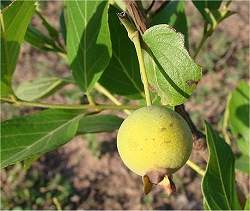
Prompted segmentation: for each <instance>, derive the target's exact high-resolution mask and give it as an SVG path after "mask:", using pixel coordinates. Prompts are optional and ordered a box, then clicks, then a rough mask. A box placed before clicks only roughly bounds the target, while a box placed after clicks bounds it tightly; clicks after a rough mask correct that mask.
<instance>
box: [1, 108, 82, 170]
mask: <svg viewBox="0 0 250 211" xmlns="http://www.w3.org/2000/svg"><path fill="white" fill-rule="evenodd" d="M83 115H84V114H83V113H82V111H72V110H67V111H64V110H52V109H51V110H45V111H42V112H40V113H36V114H33V115H27V116H24V117H18V118H15V119H11V120H7V121H4V122H2V123H1V129H2V133H1V168H3V167H6V166H8V165H11V164H14V163H15V162H17V161H21V160H25V159H27V158H30V157H33V156H36V155H40V154H43V153H45V152H48V151H51V150H53V149H56V148H57V147H59V146H61V145H63V144H65V143H66V142H67V141H69V140H70V139H72V138H73V137H74V136H75V134H76V131H77V128H78V123H79V120H80V119H81V118H82V117H83Z"/></svg>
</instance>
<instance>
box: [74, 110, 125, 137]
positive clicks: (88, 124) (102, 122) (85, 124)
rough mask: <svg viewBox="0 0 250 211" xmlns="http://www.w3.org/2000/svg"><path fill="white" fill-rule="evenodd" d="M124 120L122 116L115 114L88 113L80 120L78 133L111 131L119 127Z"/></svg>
mask: <svg viewBox="0 0 250 211" xmlns="http://www.w3.org/2000/svg"><path fill="white" fill-rule="evenodd" d="M122 121H123V119H122V118H120V117H117V116H114V115H107V114H106V115H88V116H85V117H84V118H82V119H81V120H80V122H79V126H78V129H77V133H78V134H84V133H99V132H110V131H113V130H116V129H118V128H119V127H120V125H121V123H122Z"/></svg>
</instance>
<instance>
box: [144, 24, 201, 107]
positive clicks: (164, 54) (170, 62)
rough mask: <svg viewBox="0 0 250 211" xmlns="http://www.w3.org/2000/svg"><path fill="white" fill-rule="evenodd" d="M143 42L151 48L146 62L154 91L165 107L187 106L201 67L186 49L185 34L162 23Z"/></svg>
mask: <svg viewBox="0 0 250 211" xmlns="http://www.w3.org/2000/svg"><path fill="white" fill-rule="evenodd" d="M143 40H144V41H145V43H146V44H147V46H148V49H146V51H147V52H146V51H145V52H144V54H145V57H144V59H145V63H146V71H147V75H148V78H149V84H150V86H151V88H152V89H153V90H154V91H155V92H156V93H157V94H158V95H159V96H160V97H161V102H162V103H163V104H169V105H171V106H175V105H179V104H182V103H184V102H185V101H186V100H187V99H188V98H189V97H190V95H191V94H192V92H193V90H194V89H195V88H196V85H197V83H198V81H199V80H200V78H201V68H200V67H199V66H198V65H197V64H195V63H194V61H193V60H192V58H191V57H190V56H189V54H188V52H187V50H186V49H185V47H184V38H183V35H182V34H180V33H176V32H175V31H174V30H173V29H172V28H171V27H170V26H168V25H166V24H160V25H156V26H153V27H151V28H149V29H148V30H147V31H146V32H145V33H144V34H143Z"/></svg>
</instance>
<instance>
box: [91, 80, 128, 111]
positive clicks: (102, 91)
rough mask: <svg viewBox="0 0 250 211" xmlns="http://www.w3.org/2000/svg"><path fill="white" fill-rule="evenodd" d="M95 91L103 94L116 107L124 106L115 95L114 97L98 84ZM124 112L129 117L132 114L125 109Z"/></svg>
mask: <svg viewBox="0 0 250 211" xmlns="http://www.w3.org/2000/svg"><path fill="white" fill-rule="evenodd" d="M95 89H96V90H97V91H98V92H100V93H101V94H103V95H104V96H106V97H107V98H108V99H110V100H111V101H112V102H113V103H114V104H115V105H119V106H120V105H122V103H121V102H120V101H119V100H117V99H116V98H115V96H114V95H112V94H111V93H110V92H109V91H108V90H107V89H106V88H105V87H103V86H102V85H101V84H99V83H98V82H97V83H96V85H95ZM123 111H124V112H125V113H126V114H128V115H130V114H131V112H130V111H129V110H127V109H124V110H123Z"/></svg>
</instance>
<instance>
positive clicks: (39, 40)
mask: <svg viewBox="0 0 250 211" xmlns="http://www.w3.org/2000/svg"><path fill="white" fill-rule="evenodd" d="M25 41H26V42H28V43H29V44H31V45H32V46H33V47H35V48H38V49H41V50H44V51H55V52H61V51H62V50H61V49H60V48H59V47H58V46H57V44H56V42H55V40H53V39H51V38H50V37H48V36H46V35H45V34H43V33H42V32H41V31H39V30H38V29H36V28H35V27H32V26H29V27H28V29H27V32H26V34H25Z"/></svg>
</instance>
